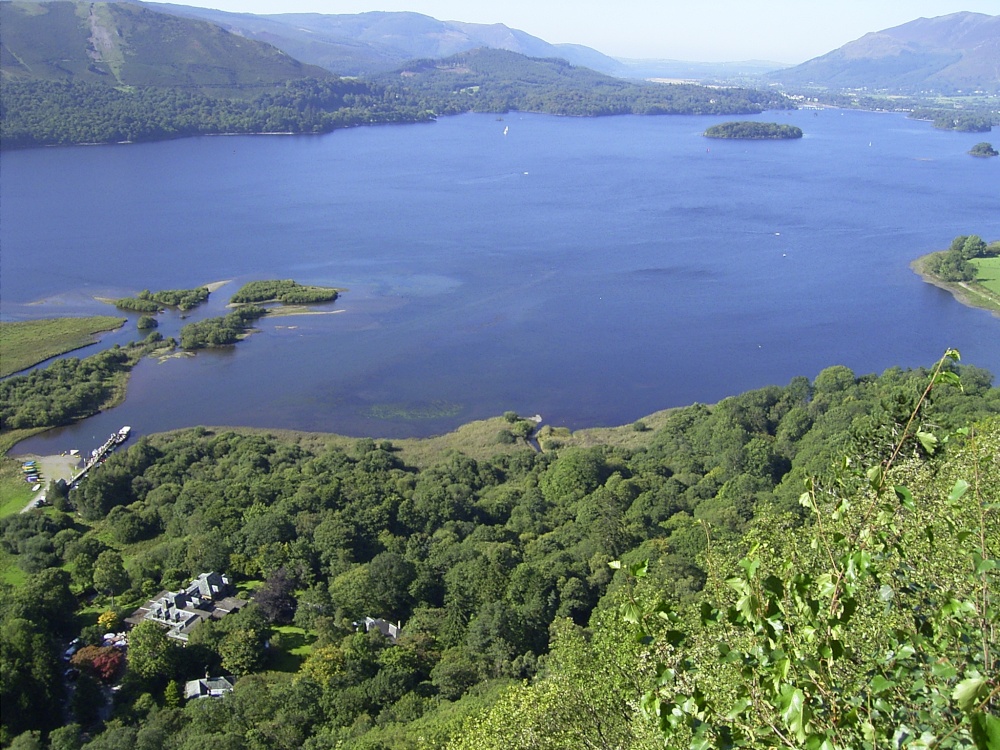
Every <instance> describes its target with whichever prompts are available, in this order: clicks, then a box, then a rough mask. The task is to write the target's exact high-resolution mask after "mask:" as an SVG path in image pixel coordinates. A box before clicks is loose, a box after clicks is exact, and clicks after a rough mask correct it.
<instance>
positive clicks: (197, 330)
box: [180, 279, 340, 351]
mask: <svg viewBox="0 0 1000 750" xmlns="http://www.w3.org/2000/svg"><path fill="white" fill-rule="evenodd" d="M339 296H340V290H338V289H334V288H332V287H322V286H307V285H305V284H299V283H298V282H297V281H292V280H291V279H284V280H267V281H251V282H249V283H247V284H244V285H243V286H242V287H240V289H239V290H238V291H237V292H236V294H234V295H233V296H232V297H231V298H230V300H229V306H230V307H233V308H235V309H234V310H233V311H232V312H231V313H229V314H228V315H224V316H222V317H218V318H207V319H206V320H202V321H199V322H197V323H189V324H188V325H186V326H184V327H183V328H182V329H181V341H180V344H181V348H182V349H185V350H188V351H191V350H193V349H210V348H213V347H219V346H229V345H231V344H235V343H236V342H237V341H240V340H241V339H244V338H246V337H247V336H248V335H249V334H250V332H251V330H252V326H253V323H254V322H255V321H256V320H258V319H259V318H262V317H264V316H265V315H282V314H285V315H287V314H290V312H289V311H291V314H300V313H302V312H303V309H302V307H303V306H305V305H315V304H320V303H324V302H333V301H335V300H336V299H337V298H338V297H339ZM272 303H274V304H277V307H268V308H265V307H262V305H266V304H272Z"/></svg>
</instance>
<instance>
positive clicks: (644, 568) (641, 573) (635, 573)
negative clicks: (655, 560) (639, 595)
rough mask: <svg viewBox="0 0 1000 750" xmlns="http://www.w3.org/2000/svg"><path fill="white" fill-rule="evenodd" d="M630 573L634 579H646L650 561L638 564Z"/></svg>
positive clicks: (631, 567)
mask: <svg viewBox="0 0 1000 750" xmlns="http://www.w3.org/2000/svg"><path fill="white" fill-rule="evenodd" d="M628 572H629V575H631V576H632V577H633V578H645V577H646V574H647V573H648V572H649V560H643V561H642V562H637V563H636V564H635V565H632V566H630V567H629V569H628Z"/></svg>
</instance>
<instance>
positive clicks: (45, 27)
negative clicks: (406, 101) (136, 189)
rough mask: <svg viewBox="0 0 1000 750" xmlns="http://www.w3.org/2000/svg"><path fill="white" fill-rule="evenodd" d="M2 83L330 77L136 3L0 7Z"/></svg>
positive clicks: (243, 83) (242, 85)
mask: <svg viewBox="0 0 1000 750" xmlns="http://www.w3.org/2000/svg"><path fill="white" fill-rule="evenodd" d="M0 26H2V28H3V35H2V37H0V71H2V75H3V77H4V79H5V80H35V81H77V82H84V83H107V84H111V85H126V86H171V87H182V88H188V89H192V88H194V89H204V90H226V91H229V92H234V91H240V90H255V89H261V88H265V87H270V86H273V85H274V84H276V83H280V82H284V81H287V80H295V79H304V78H331V77H332V76H331V75H330V73H329V72H327V71H326V70H323V69H322V68H318V67H314V66H311V65H304V64H302V63H300V62H299V61H298V60H295V59H293V58H291V57H289V56H288V55H287V54H286V53H284V52H282V51H281V50H279V49H277V48H276V47H273V46H271V45H269V44H266V43H264V42H262V41H258V40H255V39H248V38H246V37H243V36H239V35H237V34H233V33H230V32H228V31H225V30H224V29H222V28H220V27H219V26H216V25H214V24H211V23H206V22H204V21H198V20H194V19H189V18H181V17H178V16H172V15H168V14H166V13H157V12H155V11H153V10H150V9H148V8H144V7H142V6H141V5H138V4H133V3H89V2H68V1H66V0H56V1H54V2H16V3H12V2H2V3H0Z"/></svg>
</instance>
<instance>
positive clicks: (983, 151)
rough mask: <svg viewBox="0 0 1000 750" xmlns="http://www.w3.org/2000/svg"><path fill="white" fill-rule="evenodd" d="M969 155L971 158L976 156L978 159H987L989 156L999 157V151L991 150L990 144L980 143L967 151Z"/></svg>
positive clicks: (991, 145)
mask: <svg viewBox="0 0 1000 750" xmlns="http://www.w3.org/2000/svg"><path fill="white" fill-rule="evenodd" d="M969 154H970V155H972V156H978V157H980V158H984V159H986V158H989V157H991V156H1000V151H997V150H996V149H995V148H993V144H992V143H987V142H986V141H983V142H982V143H977V144H976V145H975V146H973V147H972V148H971V149H969Z"/></svg>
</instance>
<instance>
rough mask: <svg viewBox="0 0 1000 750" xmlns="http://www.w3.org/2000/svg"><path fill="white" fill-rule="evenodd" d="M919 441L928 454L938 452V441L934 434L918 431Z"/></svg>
mask: <svg viewBox="0 0 1000 750" xmlns="http://www.w3.org/2000/svg"><path fill="white" fill-rule="evenodd" d="M917 440H919V441H920V445H921V446H922V447H923V449H924V450H925V451H927V452H928V453H934V451H936V450H937V446H938V439H937V438H936V437H934V434H933V433H930V432H923V431H921V430H917Z"/></svg>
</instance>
